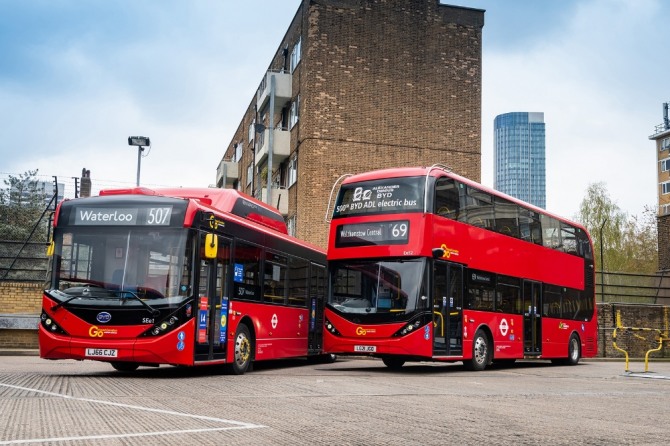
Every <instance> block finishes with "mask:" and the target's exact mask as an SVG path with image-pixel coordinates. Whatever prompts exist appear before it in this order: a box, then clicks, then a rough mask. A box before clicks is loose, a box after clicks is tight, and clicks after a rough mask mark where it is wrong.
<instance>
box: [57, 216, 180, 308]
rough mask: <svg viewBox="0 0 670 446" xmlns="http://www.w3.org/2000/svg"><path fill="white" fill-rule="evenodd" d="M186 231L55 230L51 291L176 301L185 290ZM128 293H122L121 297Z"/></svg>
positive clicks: (93, 297) (89, 228) (135, 229)
mask: <svg viewBox="0 0 670 446" xmlns="http://www.w3.org/2000/svg"><path fill="white" fill-rule="evenodd" d="M187 236H188V230H186V229H183V228H179V229H175V228H153V227H133V228H128V227H104V228H103V227H70V228H64V229H62V230H58V231H56V232H55V235H54V241H55V243H56V252H55V259H56V262H55V266H54V267H55V268H56V274H55V278H54V280H55V283H54V288H55V290H60V291H61V292H63V293H65V294H66V295H68V296H71V297H75V296H86V297H87V300H88V301H89V303H90V301H91V300H94V299H96V298H103V297H108V298H113V297H134V298H141V299H143V300H146V299H150V300H159V299H160V300H162V301H157V302H156V303H158V304H160V303H165V304H176V303H178V302H180V301H181V300H183V298H182V297H180V296H186V295H187V294H188V288H189V280H190V278H189V277H188V274H187V276H186V277H185V278H182V273H183V272H184V271H188V268H187V261H188V260H187V252H186V251H187V241H186V240H187ZM125 294H128V295H125Z"/></svg>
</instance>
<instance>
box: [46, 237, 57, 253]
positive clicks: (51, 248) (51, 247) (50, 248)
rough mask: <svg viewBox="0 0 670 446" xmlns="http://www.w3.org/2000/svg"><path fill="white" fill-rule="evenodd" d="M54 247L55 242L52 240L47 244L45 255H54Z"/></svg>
mask: <svg viewBox="0 0 670 446" xmlns="http://www.w3.org/2000/svg"><path fill="white" fill-rule="evenodd" d="M55 249H56V244H55V243H54V242H53V240H52V241H50V242H49V244H48V245H47V257H51V256H52V255H54V250H55Z"/></svg>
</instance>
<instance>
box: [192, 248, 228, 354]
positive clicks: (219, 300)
mask: <svg viewBox="0 0 670 446" xmlns="http://www.w3.org/2000/svg"><path fill="white" fill-rule="evenodd" d="M229 265H230V242H229V241H227V240H225V239H223V238H222V237H220V236H219V240H218V254H217V258H216V259H211V260H208V259H205V258H202V259H201V260H200V279H199V284H198V288H197V289H198V290H199V293H198V297H197V299H198V300H197V302H196V305H197V311H198V321H197V324H196V334H195V342H196V344H195V360H196V361H211V360H219V359H224V358H225V352H226V334H227V328H228V308H229V301H228V297H229V293H228V275H229Z"/></svg>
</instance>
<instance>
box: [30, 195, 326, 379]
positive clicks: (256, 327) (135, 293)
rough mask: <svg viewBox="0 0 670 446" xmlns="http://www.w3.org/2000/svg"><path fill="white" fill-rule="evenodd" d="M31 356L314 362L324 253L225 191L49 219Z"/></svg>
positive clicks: (269, 212)
mask: <svg viewBox="0 0 670 446" xmlns="http://www.w3.org/2000/svg"><path fill="white" fill-rule="evenodd" d="M49 250H50V251H51V252H52V267H51V270H52V273H51V276H50V282H49V284H48V286H47V289H46V290H45V291H44V296H43V303H42V314H41V324H40V327H39V347H40V356H41V357H42V358H46V359H80V360H84V359H91V360H96V361H106V362H110V363H111V365H112V366H113V367H114V368H115V369H117V370H121V371H130V370H135V369H136V368H137V367H138V366H140V365H154V366H155V365H159V364H173V365H186V366H197V365H205V364H208V365H209V364H227V365H229V368H230V369H232V371H233V372H234V373H236V374H242V373H244V372H245V371H247V370H249V368H250V366H251V364H252V362H253V361H255V360H265V359H278V358H288V357H299V356H315V357H319V359H321V358H327V357H328V356H326V355H322V353H323V351H322V340H323V306H324V303H325V295H326V269H325V264H326V258H325V257H326V256H325V252H324V251H322V250H319V249H318V248H316V247H314V246H311V245H309V244H307V243H304V242H301V241H299V240H297V239H295V238H293V237H291V236H289V235H288V233H287V230H286V225H285V223H284V219H283V217H282V216H281V214H279V213H278V212H277V210H276V209H274V208H271V207H270V206H267V205H265V204H264V203H262V202H260V201H258V200H255V199H253V198H251V197H249V196H246V195H244V194H242V193H240V192H237V191H235V190H232V189H157V190H150V189H145V188H133V189H124V190H107V191H102V192H101V193H100V196H97V197H89V198H79V199H74V200H69V201H64V202H62V203H61V204H60V205H59V206H58V208H57V210H56V214H55V216H54V223H53V242H52V244H51V245H50V248H49Z"/></svg>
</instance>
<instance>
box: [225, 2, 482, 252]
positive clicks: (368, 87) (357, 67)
mask: <svg viewBox="0 0 670 446" xmlns="http://www.w3.org/2000/svg"><path fill="white" fill-rule="evenodd" d="M483 25H484V11H483V10H479V9H471V8H463V7H457V6H450V5H444V4H440V3H439V1H438V0H303V1H302V3H301V4H300V6H299V7H298V10H297V12H296V14H295V17H294V18H293V21H292V22H291V24H290V26H289V28H288V30H287V32H286V34H285V36H284V38H283V39H282V41H281V42H280V43H279V45H278V49H277V52H276V53H275V56H274V57H273V59H272V61H271V62H270V65H269V67H268V70H267V71H266V73H259V77H261V79H262V80H261V82H260V86H259V88H258V91H257V94H256V95H255V97H253V98H252V99H251V102H250V104H249V107H248V108H247V110H246V111H244V112H243V116H242V119H241V121H240V124H239V126H238V128H237V131H236V132H235V135H234V136H233V138H232V140H231V142H230V144H229V145H228V147H227V149H226V151H225V153H224V155H223V158H222V160H221V162H220V164H219V166H218V168H217V181H216V184H217V186H218V187H233V188H237V189H239V190H241V191H243V192H246V193H248V194H250V195H254V196H256V197H258V198H261V199H262V200H263V201H267V193H266V192H267V189H266V187H267V183H266V178H267V176H268V175H267V172H268V170H270V171H271V175H270V178H271V185H272V188H271V195H270V198H271V199H270V203H271V204H272V205H273V206H276V207H277V208H278V209H279V210H280V211H281V212H282V214H283V215H284V216H285V218H286V221H287V223H288V226H289V230H290V232H291V233H292V235H295V236H297V237H298V238H301V239H304V240H308V241H310V242H312V243H314V244H317V245H319V246H322V247H325V246H326V243H327V226H326V223H325V222H324V217H325V215H326V208H327V204H328V199H329V195H330V192H331V189H332V187H333V185H334V183H335V182H336V181H337V180H338V178H340V176H341V175H343V174H353V173H358V172H362V171H366V170H371V169H378V168H386V167H399V166H429V165H432V164H435V163H442V164H446V165H448V166H450V167H452V168H453V169H454V171H455V172H456V173H458V174H460V175H463V176H466V177H468V178H471V179H473V180H476V181H479V180H480V172H481V81H482V28H483ZM270 146H271V149H270ZM269 153H272V156H271V157H269V156H268V155H269Z"/></svg>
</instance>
